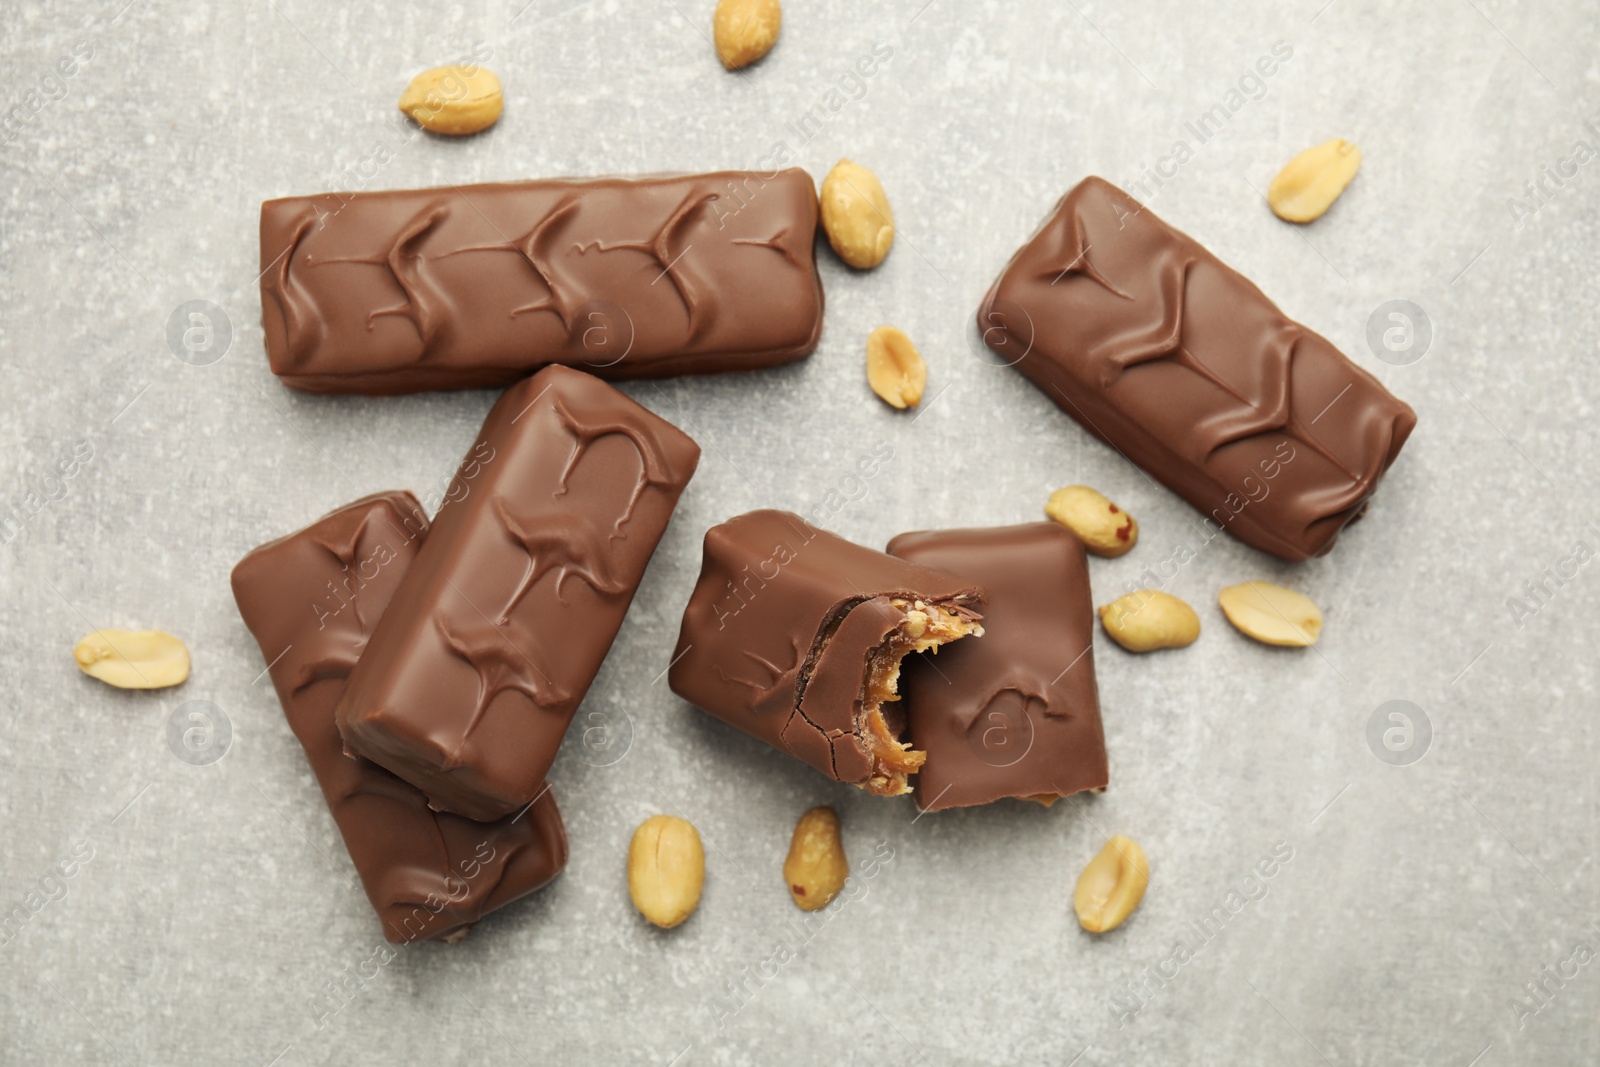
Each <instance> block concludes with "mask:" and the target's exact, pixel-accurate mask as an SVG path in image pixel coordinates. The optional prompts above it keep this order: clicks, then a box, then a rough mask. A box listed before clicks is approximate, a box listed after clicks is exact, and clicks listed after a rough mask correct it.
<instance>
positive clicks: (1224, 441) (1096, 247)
mask: <svg viewBox="0 0 1600 1067" xmlns="http://www.w3.org/2000/svg"><path fill="white" fill-rule="evenodd" d="M978 329H979V331H980V332H981V333H982V334H983V336H984V340H985V341H986V342H987V343H988V344H989V346H990V347H991V348H993V349H994V350H995V351H996V352H997V353H999V354H1000V355H1001V356H1002V357H1003V358H1004V359H1006V360H1007V361H1008V362H1014V364H1015V366H1016V368H1017V369H1018V370H1019V371H1021V372H1022V373H1023V374H1024V375H1026V376H1027V377H1028V378H1029V380H1031V381H1032V382H1033V383H1034V384H1035V385H1037V386H1039V388H1040V389H1042V390H1044V392H1045V394H1046V395H1047V396H1049V397H1050V399H1051V400H1053V401H1055V403H1056V404H1057V405H1059V406H1060V407H1061V408H1062V410H1064V411H1066V412H1067V413H1068V414H1069V415H1071V416H1072V417H1073V418H1075V419H1077V420H1078V421H1079V422H1080V423H1082V424H1083V426H1084V427H1085V428H1086V429H1087V430H1089V432H1090V433H1093V434H1094V435H1095V436H1097V437H1099V438H1100V439H1101V440H1103V441H1105V442H1106V443H1107V444H1109V445H1111V446H1112V447H1113V448H1115V449H1117V450H1118V451H1119V452H1121V453H1122V454H1123V455H1125V456H1126V457H1128V458H1129V459H1131V460H1132V461H1133V462H1135V463H1137V464H1138V465H1139V466H1141V467H1143V468H1144V469H1145V470H1146V471H1148V472H1149V473H1150V474H1151V475H1152V476H1153V477H1155V478H1156V479H1158V480H1159V481H1160V482H1161V483H1162V484H1164V485H1166V486H1167V488H1169V489H1171V490H1172V491H1173V492H1175V493H1177V494H1178V495H1179V496H1182V497H1183V498H1184V499H1185V500H1187V501H1189V503H1191V504H1193V505H1194V506H1195V507H1196V508H1198V509H1200V511H1201V512H1202V513H1204V514H1205V515H1206V516H1207V517H1208V519H1209V520H1210V521H1211V522H1213V523H1215V524H1217V525H1219V526H1221V527H1222V528H1224V529H1226V530H1227V531H1228V532H1229V533H1231V534H1233V535H1234V536H1235V537H1237V538H1239V540H1241V541H1243V542H1245V543H1246V544H1248V545H1253V546H1254V547H1256V548H1259V549H1262V550H1263V551H1266V552H1271V553H1272V554H1274V555H1276V556H1281V557H1282V558H1284V559H1287V560H1302V559H1306V558H1307V557H1310V556H1320V555H1322V554H1324V553H1326V552H1327V551H1328V550H1329V549H1330V548H1332V547H1333V542H1334V539H1335V538H1336V537H1338V535H1339V531H1340V530H1342V529H1343V528H1344V527H1345V526H1346V525H1347V524H1348V523H1350V522H1351V521H1353V520H1354V519H1355V518H1356V517H1357V516H1359V515H1360V513H1361V512H1362V510H1363V509H1364V508H1365V507H1366V504H1367V500H1368V498H1369V497H1370V496H1371V495H1372V493H1373V491H1374V490H1375V489H1376V488H1377V485H1378V481H1379V479H1381V478H1382V477H1383V474H1384V472H1385V471H1387V470H1388V469H1389V465H1390V464H1391V463H1393V462H1394V460H1395V457H1396V456H1397V455H1399V453H1400V447H1401V446H1402V445H1403V444H1405V441H1406V437H1407V436H1408V435H1409V434H1410V433H1411V430H1412V428H1413V427H1414V426H1415V425H1416V422H1417V417H1416V413H1415V412H1413V411H1412V410H1411V408H1410V407H1408V406H1407V405H1405V404H1404V403H1402V402H1401V401H1399V400H1397V399H1396V398H1395V397H1394V396H1392V395H1390V393H1389V392H1388V390H1386V389H1385V388H1384V387H1383V385H1382V384H1381V383H1380V382H1379V381H1378V380H1377V379H1376V378H1374V377H1373V376H1372V375H1370V374H1368V373H1367V372H1366V371H1364V370H1362V369H1361V368H1360V367H1357V366H1356V365H1355V364H1354V363H1352V362H1351V361H1350V360H1348V359H1346V358H1345V357H1344V355H1343V354H1341V353H1340V352H1339V350H1338V349H1336V348H1334V347H1333V345H1332V344H1330V343H1329V342H1328V341H1327V340H1326V339H1325V338H1323V337H1321V336H1320V335H1318V334H1315V333H1313V332H1312V331H1310V330H1308V329H1306V328H1305V327H1304V326H1301V325H1300V324H1298V323H1296V322H1293V321H1291V320H1290V319H1288V318H1287V317H1285V316H1284V314H1283V312H1281V311H1279V310H1278V308H1277V306H1276V305H1274V304H1273V303H1272V301H1270V300H1268V299H1267V297H1266V296H1265V295H1264V294H1263V293H1262V292H1261V290H1259V289H1257V288H1256V287H1255V286H1254V285H1252V284H1251V283H1250V281H1249V280H1248V279H1246V278H1245V277H1244V276H1243V275H1241V274H1239V273H1238V272H1237V271H1234V270H1232V269H1231V268H1229V267H1228V266H1227V265H1226V264H1224V263H1223V262H1222V261H1221V260H1219V259H1217V257H1216V256H1214V255H1212V254H1211V253H1210V252H1208V251H1206V250H1205V249H1204V248H1203V247H1201V245H1200V244H1199V243H1198V242H1196V241H1195V240H1194V239H1193V238H1191V237H1188V236H1187V235H1185V234H1182V233H1180V232H1178V231H1177V230H1175V229H1173V228H1172V227H1170V226H1168V225H1167V224H1166V223H1164V222H1162V221H1161V220H1160V219H1158V218H1157V217H1156V216H1155V214H1154V213H1153V212H1151V211H1150V210H1149V209H1148V208H1144V207H1142V206H1141V205H1140V204H1139V203H1138V202H1137V201H1136V200H1134V199H1133V198H1132V197H1130V196H1128V195H1127V194H1126V193H1124V192H1123V191H1122V190H1120V189H1118V188H1117V187H1116V186H1114V185H1111V184H1110V183H1108V182H1106V181H1104V180H1102V179H1100V178H1086V179H1084V180H1083V181H1082V182H1080V183H1079V184H1078V185H1077V187H1076V188H1074V189H1073V190H1072V191H1071V192H1070V193H1068V194H1067V195H1066V196H1065V197H1064V198H1062V200H1061V202H1060V203H1059V204H1057V205H1056V208H1055V211H1054V212H1053V213H1052V214H1051V216H1050V217H1049V218H1048V219H1047V220H1045V223H1044V225H1043V226H1042V227H1041V228H1040V229H1039V231H1038V232H1037V233H1036V234H1034V236H1033V237H1032V238H1031V239H1030V240H1029V241H1028V243H1027V244H1025V245H1023V246H1022V248H1021V249H1020V250H1019V251H1018V252H1017V254H1016V255H1015V256H1013V257H1012V259H1011V262H1010V263H1009V264H1007V265H1006V268H1005V270H1004V272H1002V273H1001V275H1000V277H999V279H998V280H996V281H995V283H994V286H993V287H992V288H991V289H990V290H989V293H988V295H987V296H985V297H984V301H983V304H982V306H981V307H980V308H979V311H978Z"/></svg>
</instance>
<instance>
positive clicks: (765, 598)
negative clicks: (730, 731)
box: [667, 511, 983, 796]
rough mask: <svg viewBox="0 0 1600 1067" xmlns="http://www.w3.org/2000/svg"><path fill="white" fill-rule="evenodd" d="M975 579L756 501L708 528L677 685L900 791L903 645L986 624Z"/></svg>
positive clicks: (772, 736) (849, 772)
mask: <svg viewBox="0 0 1600 1067" xmlns="http://www.w3.org/2000/svg"><path fill="white" fill-rule="evenodd" d="M982 599H983V597H982V593H981V591H980V590H979V588H978V586H977V585H975V584H974V583H972V582H970V581H968V580H966V579H963V578H957V577H954V576H952V575H949V574H945V573H942V572H940V571H936V570H930V569H928V568H926V567H919V566H917V565H915V564H913V563H908V562H906V561H905V560H900V559H896V558H894V557H893V556H888V555H885V554H884V553H882V552H875V551H873V550H872V549H870V548H863V547H861V546H860V545H856V544H852V543H851V542H849V541H846V540H845V539H844V538H842V537H838V536H836V535H834V534H831V533H828V532H827V531H825V530H819V529H817V528H816V527H814V526H812V525H810V524H809V523H807V522H806V521H805V520H804V519H802V518H801V517H800V516H798V515H795V514H793V513H792V512H787V511H752V512H750V513H749V514H747V515H740V516H739V517H737V518H734V519H729V520H728V521H727V522H725V523H722V524H721V525H720V526H713V527H712V528H711V529H710V530H708V531H706V537H705V548H704V558H703V562H702V564H701V568H700V579H699V581H698V582H697V583H696V584H695V587H694V593H693V594H692V595H691V597H690V598H689V605H688V607H686V608H685V609H684V612H683V626H682V629H680V630H679V632H678V648H677V651H676V652H675V653H674V655H673V661H672V667H671V670H670V671H669V672H668V676H667V677H668V683H669V684H670V685H671V686H672V691H673V692H674V693H677V694H678V695H679V696H681V697H683V698H684V699H685V700H688V701H690V702H691V703H693V704H697V705H699V706H700V707H701V708H703V709H704V710H706V711H708V712H710V713H711V714H712V715H715V716H716V717H717V718H719V719H722V720H723V721H724V722H727V723H730V724H731V725H733V726H736V727H738V728H739V729H741V730H743V731H744V732H746V733H748V734H750V735H751V736H753V737H758V738H760V739H761V740H763V741H765V742H767V743H768V744H769V745H772V746H773V747H775V748H778V749H780V750H782V751H784V752H787V753H789V754H790V755H792V756H794V757H796V758H797V759H800V760H804V761H805V762H806V763H809V764H810V765H811V766H813V767H815V768H816V769H817V770H819V771H821V772H822V773H824V774H826V775H827V776H828V777H830V778H834V779H836V780H838V781H841V782H850V783H852V784H854V785H858V786H861V787H862V788H863V789H866V790H867V791H868V792H870V793H876V794H878V795H880V796H895V795H897V794H900V793H904V792H906V791H907V788H908V786H907V779H908V777H909V776H910V775H911V774H914V773H916V770H917V768H918V767H920V766H921V765H922V760H923V753H921V752H918V751H915V750H914V749H912V747H911V746H910V745H909V744H907V743H906V742H904V741H902V740H901V737H902V735H903V734H904V732H905V716H904V714H903V713H902V712H901V711H900V710H899V705H898V704H897V703H896V702H897V701H899V699H900V698H899V696H898V695H896V680H897V677H898V675H899V672H900V661H901V659H902V657H904V656H906V655H907V654H909V653H911V652H921V651H923V650H925V649H929V648H934V647H936V646H938V645H940V644H943V643H946V642H950V641H955V640H958V639H961V638H964V637H966V636H968V635H977V634H982V632H983V628H982V626H981V625H980V624H979V622H980V619H981V616H980V615H979V614H978V610H977V609H978V606H979V605H980V604H981V603H982Z"/></svg>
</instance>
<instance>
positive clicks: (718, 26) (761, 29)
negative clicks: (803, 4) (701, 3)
mask: <svg viewBox="0 0 1600 1067" xmlns="http://www.w3.org/2000/svg"><path fill="white" fill-rule="evenodd" d="M782 25H783V6H782V5H781V4H780V3H779V2H778V0H717V11H716V14H715V15H713V16H712V18H711V36H712V39H713V42H714V43H715V44H716V47H717V57H718V58H719V59H721V60H722V65H723V66H724V67H727V68H728V69H729V70H738V69H739V68H740V67H748V66H749V65H750V64H752V63H754V62H755V61H756V60H758V59H760V58H761V57H762V56H764V55H766V54H767V53H768V52H770V51H772V46H773V45H775V44H777V43H778V30H779V28H780V27H781V26H782Z"/></svg>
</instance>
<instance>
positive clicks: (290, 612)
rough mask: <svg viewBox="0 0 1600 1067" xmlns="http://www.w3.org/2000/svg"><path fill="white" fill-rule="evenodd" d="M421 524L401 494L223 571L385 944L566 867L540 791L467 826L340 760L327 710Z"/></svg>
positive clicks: (419, 934)
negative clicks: (494, 817) (494, 818)
mask: <svg viewBox="0 0 1600 1067" xmlns="http://www.w3.org/2000/svg"><path fill="white" fill-rule="evenodd" d="M427 527H428V520H427V517H426V516H425V515H423V513H422V506H421V505H420V504H418V503H417V500H416V498H415V497H413V496H412V495H411V494H410V493H382V494H379V495H377V496H369V497H366V498H365V499H363V500H357V501H356V502H355V503H353V504H347V505H346V506H344V507H342V508H340V509H339V510H338V511H335V512H333V513H332V514H330V515H327V516H324V517H323V518H321V519H319V520H317V521H316V522H314V523H312V524H311V525H310V526H308V527H306V528H305V529H304V530H301V531H300V532H298V533H294V534H290V535H289V536H287V537H283V538H280V539H278V540H276V541H272V542H270V543H268V544H265V545H262V546H261V547H260V548H258V549H256V550H255V551H253V552H251V553H250V554H249V555H248V556H246V557H245V558H244V559H242V560H240V561H239V565H238V566H236V567H235V568H234V569H233V597H234V600H235V601H236V602H237V603H238V605H239V614H240V615H241V616H243V618H244V622H245V625H246V626H247V627H249V629H250V632H251V633H252V634H254V635H255V639H256V642H257V643H258V644H259V645H260V646H261V654H262V655H263V656H264V657H265V658H266V659H267V660H268V663H269V666H268V673H270V674H271V675H272V684H273V687H274V688H275V689H277V691H278V701H279V703H281V704H282V705H283V713H284V715H285V716H286V717H287V718H288V720H289V726H290V728H291V729H292V730H293V731H294V734H295V736H296V737H297V738H299V739H300V745H301V747H302V748H304V749H305V754H306V761H307V762H308V763H310V764H311V770H312V773H313V774H315V775H316V777H317V781H318V783H320V784H321V786H322V795H323V797H324V798H325V799H326V800H327V802H328V810H329V811H330V812H332V813H333V819H334V822H336V823H337V824H338V826H339V833H340V834H342V835H343V836H344V843H345V847H346V848H348V849H349V850H350V858H351V860H352V861H354V863H355V867H356V873H357V874H359V875H360V876H361V884H362V885H363V886H364V887H365V888H366V891H367V899H369V900H370V901H372V907H373V909H374V910H375V911H377V913H378V918H379V919H380V920H382V922H383V935H384V937H385V938H387V939H388V940H389V941H391V942H395V943H404V942H410V941H416V940H420V939H444V940H450V941H454V940H459V939H460V938H461V937H464V936H465V935H466V932H467V930H468V929H469V928H470V927H471V925H472V924H473V923H475V922H477V921H478V920H479V919H481V918H483V916H485V915H487V914H488V913H489V912H491V911H494V910H495V909H496V908H499V907H501V906H502V905H505V904H509V903H511V902H512V901H513V900H516V899H517V898H518V897H521V896H523V895H525V894H527V893H531V892H532V891H534V890H535V889H538V888H539V887H540V886H543V885H544V884H546V883H547V882H549V881H550V880H551V879H552V878H554V877H555V876H556V875H557V874H559V873H560V872H561V869H562V868H563V867H565V866H566V864H567V832H566V829H565V827H563V825H562V822H561V813H560V812H559V811H558V810H557V809H556V801H555V794H553V793H552V792H550V790H549V789H548V788H546V789H543V790H541V791H540V792H539V793H538V794H537V796H536V798H535V799H534V801H533V803H532V804H530V805H529V806H528V807H527V808H526V809H525V810H523V811H521V812H518V813H517V814H516V815H513V816H510V817H508V818H505V819H502V820H500V821H498V822H492V823H479V822H473V821H471V820H470V819H463V818H461V817H460V816H457V815H448V814H443V813H440V812H435V811H431V810H430V809H429V808H428V802H427V798H426V797H424V796H423V795H422V793H421V792H420V791H419V790H417V789H415V788H413V787H412V786H409V785H407V784H406V783H405V782H403V781H401V780H400V779H399V778H396V777H395V776H394V775H392V774H390V773H389V772H388V771H386V770H384V769H383V768H382V767H379V766H378V765H377V764H375V763H371V762H369V761H367V760H363V759H350V758H349V757H347V756H346V755H345V754H344V742H343V740H342V739H341V738H340V737H339V728H338V727H337V726H336V725H335V724H334V716H333V709H334V705H335V704H336V703H338V700H339V697H340V695H341V694H343V692H344V689H345V685H346V682H347V680H348V677H349V674H350V670H351V668H352V667H354V666H355V664H356V661H357V659H358V658H359V657H360V656H361V654H362V650H363V648H364V647H365V646H366V644H367V640H368V638H369V636H370V635H371V633H372V629H373V627H374V626H375V625H376V624H377V622H378V620H379V619H380V618H382V617H383V615H384V613H385V612H386V611H387V610H388V608H389V604H390V601H391V599H392V598H393V596H394V593H395V590H396V589H397V588H398V587H399V585H400V583H401V580H402V579H403V578H404V576H405V574H406V571H407V570H408V569H409V568H410V567H411V565H412V562H413V560H414V558H415V556H416V553H417V545H418V543H419V541H420V540H421V538H422V537H423V536H424V535H425V534H426V532H427Z"/></svg>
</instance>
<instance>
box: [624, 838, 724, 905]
mask: <svg viewBox="0 0 1600 1067" xmlns="http://www.w3.org/2000/svg"><path fill="white" fill-rule="evenodd" d="M705 881H706V854H705V849H704V848H703V847H702V846H701V844H700V833H699V831H697V830H696V829H695V828H694V827H693V826H692V825H690V824H689V823H688V822H685V821H684V820H683V819H679V818H675V817H674V816H671V815H652V816H650V818H648V819H646V820H645V821H644V822H642V823H640V824H639V828H638V829H637V830H635V831H634V832H633V841H632V842H631V843H630V844H629V845H628V895H629V896H631V897H632V898H633V906H634V907H636V908H638V909H639V914H641V915H643V916H644V917H645V918H646V919H649V920H650V921H651V922H653V923H655V924H656V925H657V926H659V927H661V928H662V929H663V930H670V929H672V928H673V927H674V926H677V925H678V924H679V923H681V922H683V921H684V920H685V919H687V918H688V917H689V916H690V915H693V914H694V909H695V908H696V907H698V906H699V904H700V890H701V888H702V887H703V886H704V885H705Z"/></svg>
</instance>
